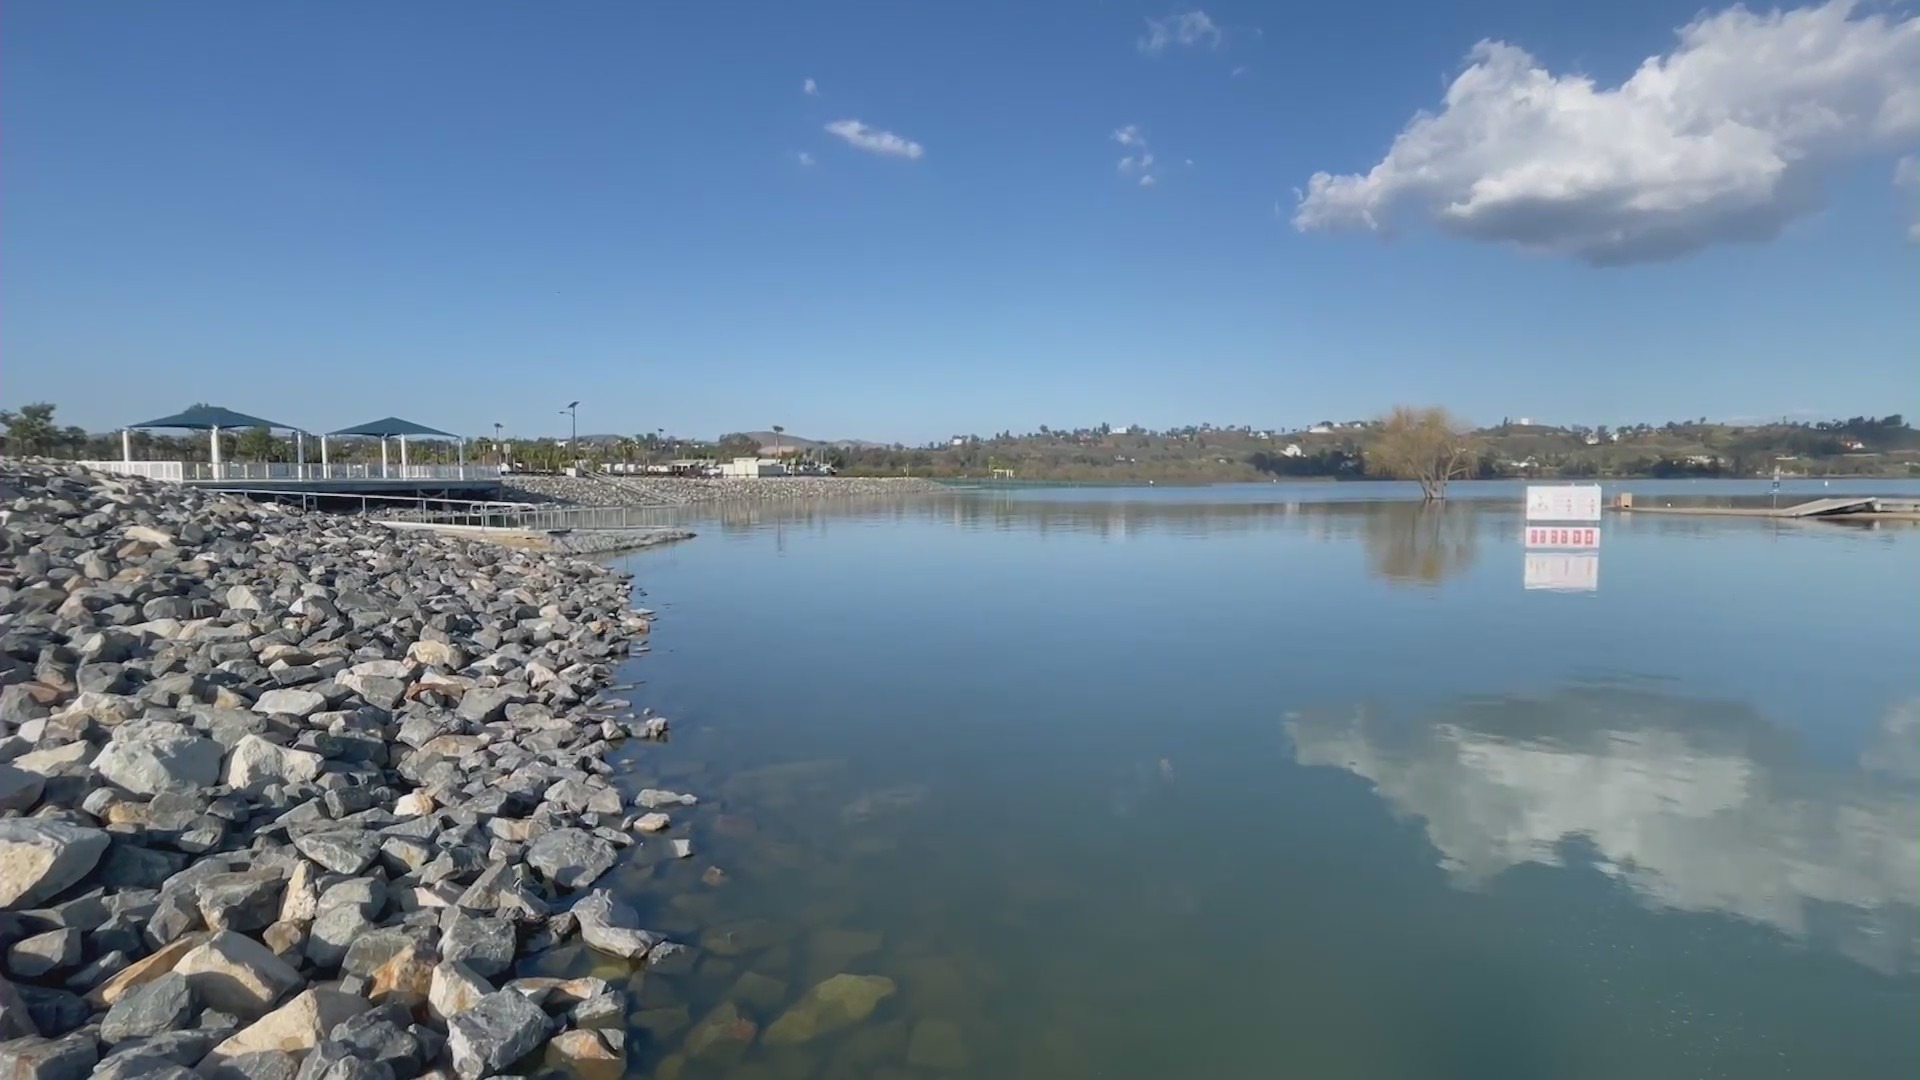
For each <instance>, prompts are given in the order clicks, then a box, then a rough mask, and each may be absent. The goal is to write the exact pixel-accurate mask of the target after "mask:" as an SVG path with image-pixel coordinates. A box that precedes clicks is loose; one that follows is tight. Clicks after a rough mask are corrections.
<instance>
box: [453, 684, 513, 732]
mask: <svg viewBox="0 0 1920 1080" xmlns="http://www.w3.org/2000/svg"><path fill="white" fill-rule="evenodd" d="M522 700H524V698H522V697H521V696H520V695H519V694H517V693H515V692H514V691H512V690H510V689H507V688H506V687H476V688H474V689H472V690H469V691H467V692H466V693H465V694H463V695H461V697H460V707H459V708H458V709H456V710H455V711H454V715H455V716H458V717H459V718H460V719H462V720H465V721H467V722H469V723H475V724H485V723H491V722H493V721H495V720H499V719H500V718H502V717H503V716H505V715H506V712H507V706H509V705H512V704H515V703H517V702H520V701H522Z"/></svg>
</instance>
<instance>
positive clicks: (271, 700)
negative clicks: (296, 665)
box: [253, 686, 327, 719]
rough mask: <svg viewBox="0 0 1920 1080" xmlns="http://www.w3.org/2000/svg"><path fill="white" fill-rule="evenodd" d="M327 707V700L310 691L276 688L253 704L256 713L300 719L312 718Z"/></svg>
mask: <svg viewBox="0 0 1920 1080" xmlns="http://www.w3.org/2000/svg"><path fill="white" fill-rule="evenodd" d="M326 707H327V699H326V698H325V697H324V696H322V695H320V694H317V693H315V692H314V691H312V690H301V689H298V688H296V687H285V686H283V687H277V688H275V689H272V690H269V691H267V692H266V693H264V694H261V695H260V696H259V697H258V698H257V699H255V700H254V703H253V711H254V712H257V713H273V714H275V715H286V716H298V717H300V718H302V719H305V718H306V717H309V716H312V715H313V714H314V713H317V712H319V711H320V710H321V709H324V708H326Z"/></svg>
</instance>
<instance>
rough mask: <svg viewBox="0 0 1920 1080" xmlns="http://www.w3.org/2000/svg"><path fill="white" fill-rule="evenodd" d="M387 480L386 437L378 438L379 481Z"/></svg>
mask: <svg viewBox="0 0 1920 1080" xmlns="http://www.w3.org/2000/svg"><path fill="white" fill-rule="evenodd" d="M386 478H387V437H386V436H385V435H382V436H380V479H382V480H385V479H386Z"/></svg>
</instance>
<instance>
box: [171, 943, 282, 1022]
mask: <svg viewBox="0 0 1920 1080" xmlns="http://www.w3.org/2000/svg"><path fill="white" fill-rule="evenodd" d="M173 972H174V974H176V975H184V976H185V977H186V980H187V985H188V986H190V987H192V988H193V992H194V994H195V996H197V997H198V998H199V999H200V1000H201V1001H202V1002H204V1003H206V1005H207V1007H208V1008H211V1009H218V1010H220V1011H221V1012H227V1013H232V1014H234V1015H235V1016H238V1017H241V1018H242V1019H247V1020H251V1019H253V1018H255V1017H259V1016H263V1015H265V1014H266V1012H267V1011H268V1010H269V1009H272V1008H273V1006H274V1004H275V1003H276V1002H278V1001H279V1000H280V999H281V998H284V997H286V996H287V995H288V994H290V993H292V992H293V991H294V990H296V989H298V988H300V987H302V986H305V985H306V984H307V981H306V980H305V979H303V978H301V977H300V973H299V972H298V971H295V970H294V969H293V968H292V967H290V966H288V964H287V962H286V961H285V960H282V959H280V958H279V957H278V956H275V955H274V953H273V950H272V949H269V948H267V947H266V946H265V945H262V944H260V943H259V942H257V941H255V940H253V939H252V938H250V937H248V936H246V935H245V934H240V933H235V932H234V931H232V930H220V931H217V932H215V933H214V935H213V936H212V937H210V938H208V939H207V940H206V941H205V942H203V943H202V944H201V945H200V946H199V947H198V948H195V949H194V950H193V951H191V952H189V953H187V954H186V955H185V956H182V957H181V958H180V962H179V963H178V964H176V965H174V968H173Z"/></svg>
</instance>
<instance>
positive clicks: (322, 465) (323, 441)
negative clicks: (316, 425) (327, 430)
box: [320, 435, 327, 480]
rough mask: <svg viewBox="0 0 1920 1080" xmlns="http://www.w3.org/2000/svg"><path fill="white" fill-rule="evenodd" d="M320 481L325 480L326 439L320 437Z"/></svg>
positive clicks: (323, 436)
mask: <svg viewBox="0 0 1920 1080" xmlns="http://www.w3.org/2000/svg"><path fill="white" fill-rule="evenodd" d="M320 479H322V480H325V479H327V437H326V436H325V435H322V436H320Z"/></svg>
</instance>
